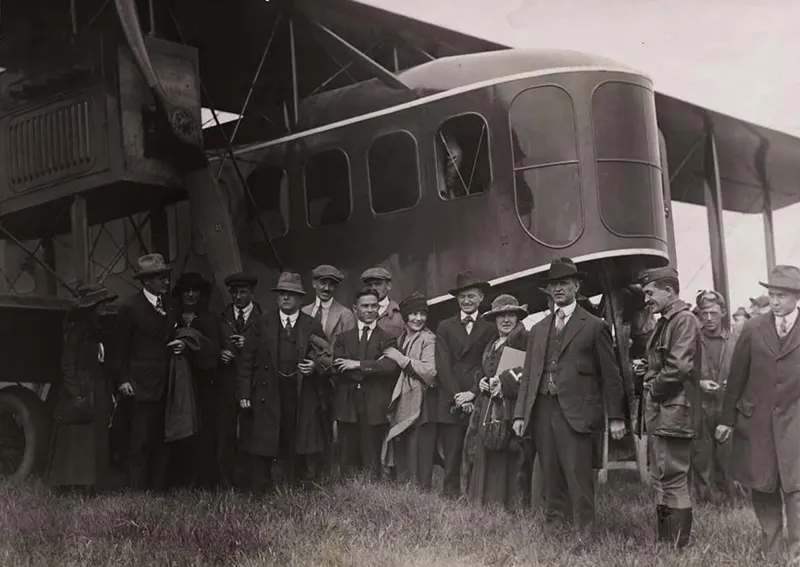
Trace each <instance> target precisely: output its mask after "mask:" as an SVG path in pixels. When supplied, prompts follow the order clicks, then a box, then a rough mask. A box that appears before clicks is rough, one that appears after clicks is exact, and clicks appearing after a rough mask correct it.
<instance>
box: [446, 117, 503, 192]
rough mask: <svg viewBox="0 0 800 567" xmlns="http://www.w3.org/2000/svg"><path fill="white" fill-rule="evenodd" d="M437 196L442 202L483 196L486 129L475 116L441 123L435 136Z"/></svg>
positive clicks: (488, 170) (487, 178) (487, 179)
mask: <svg viewBox="0 0 800 567" xmlns="http://www.w3.org/2000/svg"><path fill="white" fill-rule="evenodd" d="M436 154H437V156H436V157H437V164H438V184H439V196H440V197H441V198H442V199H445V200H448V201H449V200H451V199H458V198H459V197H466V196H468V195H478V194H480V193H485V192H486V190H487V189H489V184H490V183H491V166H490V161H489V127H488V126H487V125H486V121H485V120H484V119H483V117H481V116H479V115H478V114H462V115H460V116H454V117H453V118H450V119H448V120H447V121H446V122H444V123H443V124H442V125H441V127H440V128H439V131H438V132H437V134H436Z"/></svg>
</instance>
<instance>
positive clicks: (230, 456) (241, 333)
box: [217, 273, 261, 488]
mask: <svg viewBox="0 0 800 567" xmlns="http://www.w3.org/2000/svg"><path fill="white" fill-rule="evenodd" d="M225 285H226V286H227V287H228V294H229V295H230V297H231V303H230V304H229V305H228V306H227V307H226V308H225V311H224V312H223V313H222V316H221V318H220V320H221V324H222V329H221V331H220V340H221V345H220V351H221V363H222V365H221V369H220V379H219V380H218V381H217V403H218V404H219V418H218V423H217V462H218V464H219V473H220V482H221V484H222V486H223V487H224V488H233V487H241V486H242V485H243V484H244V480H243V479H241V478H240V477H241V476H242V475H243V474H244V469H245V466H244V463H243V462H242V460H243V459H242V458H241V457H242V454H241V451H240V450H239V441H238V437H239V431H238V429H239V400H238V398H237V396H236V374H237V369H238V366H239V360H240V359H241V353H242V349H243V348H244V345H245V344H246V343H247V342H248V339H249V340H252V338H253V337H252V335H253V330H254V329H255V328H256V322H257V321H258V319H259V317H261V307H260V306H259V305H258V304H257V303H256V302H254V301H253V291H254V290H255V287H256V285H258V278H257V277H256V276H253V275H249V274H243V273H236V274H230V275H229V276H228V277H226V278H225Z"/></svg>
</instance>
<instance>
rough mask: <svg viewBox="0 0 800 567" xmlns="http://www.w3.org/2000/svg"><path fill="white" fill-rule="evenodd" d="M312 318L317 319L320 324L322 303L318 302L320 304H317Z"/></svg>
mask: <svg viewBox="0 0 800 567" xmlns="http://www.w3.org/2000/svg"><path fill="white" fill-rule="evenodd" d="M314 319H316V320H317V321H319V323H320V325H321V324H322V304H321V303H320V304H319V306H318V307H317V312H316V314H315V315H314Z"/></svg>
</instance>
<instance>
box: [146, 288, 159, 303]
mask: <svg viewBox="0 0 800 567" xmlns="http://www.w3.org/2000/svg"><path fill="white" fill-rule="evenodd" d="M142 291H143V292H144V296H145V298H147V301H149V302H150V305H152V306H153V307H155V306H156V305H158V296H157V295H155V294H152V293H150V292H149V291H147V289H145V288H142Z"/></svg>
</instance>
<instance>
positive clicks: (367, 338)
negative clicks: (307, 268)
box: [333, 288, 400, 477]
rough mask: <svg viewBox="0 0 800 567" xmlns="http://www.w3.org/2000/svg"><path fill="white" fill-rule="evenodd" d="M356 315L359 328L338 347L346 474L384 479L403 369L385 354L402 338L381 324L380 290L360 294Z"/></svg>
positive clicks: (338, 414) (337, 403) (337, 398)
mask: <svg viewBox="0 0 800 567" xmlns="http://www.w3.org/2000/svg"><path fill="white" fill-rule="evenodd" d="M354 311H355V313H356V317H357V318H358V322H357V327H356V328H355V329H350V330H348V331H345V332H344V333H341V334H340V335H339V336H338V337H336V344H335V345H334V347H333V364H334V367H335V369H336V372H337V373H336V375H335V378H334V380H335V382H336V392H335V394H334V409H333V411H334V416H335V418H336V423H337V427H338V430H339V442H340V445H341V447H340V452H339V457H340V470H341V474H342V475H347V474H349V473H350V472H351V471H353V470H355V469H358V468H361V469H365V470H367V471H369V472H370V473H372V475H373V476H376V477H380V472H381V448H382V445H383V440H384V438H385V437H386V432H387V430H388V427H389V419H388V417H387V414H388V413H389V403H390V402H391V399H392V389H393V388H394V385H395V382H396V381H397V375H398V373H399V370H400V369H399V367H398V366H397V364H396V363H395V362H394V361H393V360H392V359H391V358H389V357H387V356H384V352H385V351H386V350H387V349H388V348H390V347H396V346H397V337H393V336H392V335H390V334H389V333H388V332H387V331H385V330H383V329H382V328H381V327H380V326H379V325H378V311H379V295H378V292H377V291H375V290H374V289H370V288H365V289H362V290H361V291H359V292H358V293H357V294H356V302H355V305H354Z"/></svg>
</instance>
